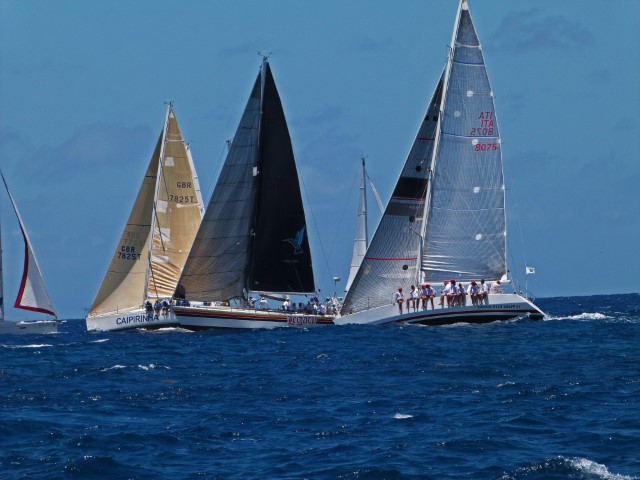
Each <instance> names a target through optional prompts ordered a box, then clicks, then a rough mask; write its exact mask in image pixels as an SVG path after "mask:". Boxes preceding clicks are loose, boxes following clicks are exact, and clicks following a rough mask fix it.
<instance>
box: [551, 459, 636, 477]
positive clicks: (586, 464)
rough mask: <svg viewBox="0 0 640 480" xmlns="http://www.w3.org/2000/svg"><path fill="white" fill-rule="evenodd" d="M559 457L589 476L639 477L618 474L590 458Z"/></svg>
mask: <svg viewBox="0 0 640 480" xmlns="http://www.w3.org/2000/svg"><path fill="white" fill-rule="evenodd" d="M559 459H561V460H564V461H565V462H567V464H568V465H570V466H571V467H572V468H574V469H575V470H576V471H577V472H578V473H582V474H584V475H588V478H592V477H595V478H602V479H606V480H633V479H637V478H638V477H631V476H629V475H618V474H616V473H611V472H610V471H609V469H608V468H607V467H606V466H605V465H602V464H600V463H596V462H594V461H592V460H589V459H588V458H580V457H575V458H563V457H559Z"/></svg>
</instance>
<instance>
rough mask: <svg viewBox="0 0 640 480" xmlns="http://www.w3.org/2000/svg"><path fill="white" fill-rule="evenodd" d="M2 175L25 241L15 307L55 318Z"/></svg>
mask: <svg viewBox="0 0 640 480" xmlns="http://www.w3.org/2000/svg"><path fill="white" fill-rule="evenodd" d="M0 175H1V176H2V181H3V183H4V186H5V188H6V190H7V194H8V196H9V200H10V201H11V205H12V206H13V211H14V212H15V214H16V217H17V219H18V223H19V224H20V231H21V232H22V238H23V240H24V267H23V272H22V280H21V282H20V289H19V290H18V296H17V298H16V302H15V304H14V307H15V308H20V309H23V310H29V311H32V312H39V313H45V314H47V315H51V316H53V317H55V316H56V314H55V312H54V310H53V306H52V305H51V299H50V298H49V294H48V293H47V289H46V288H45V285H44V279H43V278H42V273H41V271H40V267H39V266H38V261H37V260H36V256H35V254H34V252H33V248H32V247H31V242H30V241H29V235H28V234H27V230H26V228H25V227H24V223H23V222H22V217H21V216H20V212H19V211H18V207H17V205H16V202H15V201H14V200H13V196H12V195H11V192H10V191H9V186H8V185H7V181H6V180H5V178H4V174H2V173H1V172H0ZM1 273H2V269H1V268H0V274H1ZM0 281H1V280H0ZM1 297H2V296H0V298H1ZM2 303H3V304H2V306H1V307H2V318H3V319H4V302H2Z"/></svg>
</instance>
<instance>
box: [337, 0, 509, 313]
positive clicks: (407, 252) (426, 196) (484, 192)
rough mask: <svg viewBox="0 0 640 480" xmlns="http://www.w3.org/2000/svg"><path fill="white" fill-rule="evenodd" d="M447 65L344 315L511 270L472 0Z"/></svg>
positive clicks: (496, 142)
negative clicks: (415, 291) (413, 289)
mask: <svg viewBox="0 0 640 480" xmlns="http://www.w3.org/2000/svg"><path fill="white" fill-rule="evenodd" d="M451 45H452V47H451V50H450V53H449V58H448V61H447V65H446V68H445V71H444V72H443V74H442V76H441V78H440V81H439V83H438V86H437V88H436V92H435V94H434V96H433V99H432V100H431V104H430V105H429V108H428V109H427V113H426V115H425V118H424V120H423V122H422V125H421V126H420V130H419V132H418V135H417V137H416V139H415V141H414V143H413V146H412V148H411V151H410V153H409V157H408V158H407V161H406V162H405V165H404V168H403V170H402V174H401V176H400V179H399V180H398V184H397V185H396V187H395V189H394V192H393V195H392V197H391V200H390V201H389V204H388V206H387V209H386V211H385V214H384V216H383V218H382V221H381V222H380V225H379V226H378V229H377V230H376V233H375V235H374V237H373V239H372V240H371V245H370V246H369V249H368V251H367V254H366V256H365V258H364V260H363V262H362V265H361V267H360V269H359V271H358V274H357V275H356V278H355V280H354V283H353V285H352V287H351V289H350V290H349V293H348V294H347V296H346V298H345V301H344V305H343V308H342V314H343V315H344V314H348V313H352V312H358V311H361V310H365V309H367V308H373V307H377V306H382V305H387V304H389V303H391V295H392V294H393V292H394V291H395V290H396V289H397V288H398V287H399V286H403V285H405V286H406V285H408V284H416V285H417V284H418V283H419V282H421V281H428V282H430V283H432V284H438V283H439V282H441V281H443V280H446V279H450V278H452V277H453V278H455V279H456V281H462V282H465V283H467V282H469V281H471V280H479V279H481V278H486V279H488V280H495V279H500V278H501V277H502V276H503V275H504V274H506V271H507V267H506V222H505V209H504V179H503V174H502V148H501V144H500V135H499V131H498V123H497V120H496V114H495V105H494V101H493V92H492V90H491V86H490V84H489V78H488V76H487V71H486V68H485V64H484V58H483V55H482V49H481V47H480V43H479V41H478V37H477V35H476V32H475V28H474V26H473V22H472V20H471V15H470V13H469V8H468V5H467V2H466V0H463V1H462V3H461V5H460V8H459V9H458V14H457V17H456V22H455V27H454V33H453V39H452V43H451Z"/></svg>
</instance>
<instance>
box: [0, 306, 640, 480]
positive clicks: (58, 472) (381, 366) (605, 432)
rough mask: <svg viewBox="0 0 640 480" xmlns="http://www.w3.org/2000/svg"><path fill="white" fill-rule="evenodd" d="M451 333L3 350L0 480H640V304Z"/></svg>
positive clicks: (300, 333)
mask: <svg viewBox="0 0 640 480" xmlns="http://www.w3.org/2000/svg"><path fill="white" fill-rule="evenodd" d="M538 304H539V306H540V307H541V308H542V309H543V310H544V311H545V312H548V314H549V315H550V318H549V319H548V320H545V321H542V322H532V321H530V320H518V321H513V322H505V323H493V324H486V325H458V326H451V327H419V326H410V327H402V326H385V327H373V326H371V327H370V326H357V325H350V326H342V327H326V328H315V329H309V330H297V329H279V330H270V331H266V330H265V331H247V332H236V333H227V334H220V333H216V332H201V333H188V332H181V331H176V330H168V331H161V332H154V333H137V332H136V333H133V332H131V333H120V334H89V333H87V332H86V331H85V330H84V323H83V322H80V321H68V322H66V323H64V324H63V325H62V328H61V333H59V334H57V335H54V336H35V337H2V338H0V418H1V422H0V477H1V478H3V479H17V478H29V479H30V478H51V479H55V478H78V479H92V478H99V479H105V478H135V479H158V478H171V479H189V478H193V479H205V478H212V479H213V478H215V479H227V478H234V479H253V478H255V479H257V478H260V479H263V478H284V479H299V478H311V479H314V478H331V479H334V478H335V479H418V478H420V479H461V478H472V479H503V480H511V479H527V480H530V479H535V480H537V479H567V478H570V479H589V480H592V479H632V478H640V453H639V452H640V353H639V348H640V296H639V295H612V296H597V297H571V298H553V299H541V300H539V301H538Z"/></svg>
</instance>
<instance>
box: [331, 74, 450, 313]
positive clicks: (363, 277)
mask: <svg viewBox="0 0 640 480" xmlns="http://www.w3.org/2000/svg"><path fill="white" fill-rule="evenodd" d="M441 86H442V78H441V79H440V82H439V84H438V87H437V88H436V91H435V93H434V95H433V98H432V99H431V102H430V104H429V107H428V109H427V113H426V115H425V116H424V118H423V120H422V123H421V124H420V128H419V129H418V133H417V135H416V138H415V140H414V142H413V146H412V147H411V150H410V152H409V155H408V157H407V160H406V161H405V164H404V166H403V168H402V171H401V173H400V177H399V179H398V182H397V184H396V186H395V188H394V190H393V193H392V195H391V199H390V200H389V203H388V204H387V208H386V209H385V212H384V215H383V216H382V219H381V220H380V223H379V225H378V228H377V229H376V231H375V233H374V235H373V238H372V239H371V244H370V245H369V248H368V249H367V253H366V255H365V257H364V259H363V260H362V263H361V265H360V268H359V269H358V273H357V274H356V276H355V278H354V280H353V283H352V284H351V287H350V288H349V291H348V292H347V295H346V297H345V300H344V304H343V307H342V312H341V313H342V314H343V315H346V314H349V313H355V312H359V311H361V310H366V309H369V308H374V307H379V306H382V305H387V304H389V303H391V301H392V298H393V293H394V292H395V291H396V289H397V288H398V287H399V286H402V285H407V284H409V285H411V284H412V283H413V284H415V283H416V282H417V281H418V278H419V275H420V273H419V268H418V266H419V258H420V255H421V254H420V252H421V251H422V242H421V240H422V237H421V231H422V218H423V210H424V205H425V199H426V194H427V186H428V182H429V177H430V165H431V160H432V152H433V145H434V138H435V130H436V126H437V123H438V118H439V114H438V107H439V105H440V94H441V91H442V89H441Z"/></svg>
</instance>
